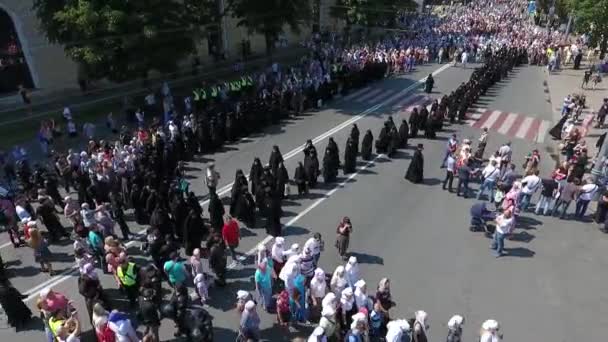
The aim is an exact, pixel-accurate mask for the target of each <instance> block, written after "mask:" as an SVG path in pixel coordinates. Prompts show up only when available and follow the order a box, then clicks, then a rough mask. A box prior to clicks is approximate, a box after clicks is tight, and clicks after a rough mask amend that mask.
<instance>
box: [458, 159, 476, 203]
mask: <svg viewBox="0 0 608 342" xmlns="http://www.w3.org/2000/svg"><path fill="white" fill-rule="evenodd" d="M471 175H473V170H471V168H470V167H469V160H464V161H463V162H462V165H460V167H459V168H458V185H457V186H456V196H460V193H461V192H462V197H464V198H467V197H468V196H469V180H470V179H471Z"/></svg>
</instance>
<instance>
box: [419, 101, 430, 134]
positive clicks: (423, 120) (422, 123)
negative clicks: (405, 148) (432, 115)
mask: <svg viewBox="0 0 608 342" xmlns="http://www.w3.org/2000/svg"><path fill="white" fill-rule="evenodd" d="M418 115H419V119H418V130H419V131H424V130H425V129H426V127H427V126H426V125H427V123H428V121H429V111H428V109H426V106H421V107H420V110H419V111H418Z"/></svg>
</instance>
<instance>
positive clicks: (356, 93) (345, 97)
mask: <svg viewBox="0 0 608 342" xmlns="http://www.w3.org/2000/svg"><path fill="white" fill-rule="evenodd" d="M369 90H370V87H365V88H362V89H359V90H357V91H355V92H353V93H351V94H348V95H346V96H344V98H343V99H342V100H345V101H349V100H352V99H354V98H355V97H358V96H360V95H361V94H363V93H365V92H366V91H369Z"/></svg>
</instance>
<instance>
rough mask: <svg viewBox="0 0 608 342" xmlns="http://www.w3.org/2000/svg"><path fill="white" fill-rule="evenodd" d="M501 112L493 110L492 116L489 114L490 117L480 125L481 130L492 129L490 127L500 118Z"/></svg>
mask: <svg viewBox="0 0 608 342" xmlns="http://www.w3.org/2000/svg"><path fill="white" fill-rule="evenodd" d="M501 113H502V112H501V111H499V110H495V111H493V112H492V114H490V116H489V117H488V119H487V120H486V122H484V123H483V125H481V128H486V127H487V128H490V127H492V125H494V123H495V122H496V120H498V118H499V117H500V114H501Z"/></svg>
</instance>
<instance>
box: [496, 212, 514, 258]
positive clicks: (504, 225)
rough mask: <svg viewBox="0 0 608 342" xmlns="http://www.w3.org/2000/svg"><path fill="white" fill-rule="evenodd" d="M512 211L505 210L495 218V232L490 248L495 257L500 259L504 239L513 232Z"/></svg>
mask: <svg viewBox="0 0 608 342" xmlns="http://www.w3.org/2000/svg"><path fill="white" fill-rule="evenodd" d="M513 226H514V222H513V211H511V210H509V209H507V210H505V211H504V212H503V213H502V215H498V216H497V217H496V231H495V232H494V241H493V242H492V246H491V248H492V249H493V250H494V251H495V252H496V257H497V258H498V257H501V256H502V255H503V253H504V246H505V237H506V236H507V235H509V234H511V232H512V230H513Z"/></svg>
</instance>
